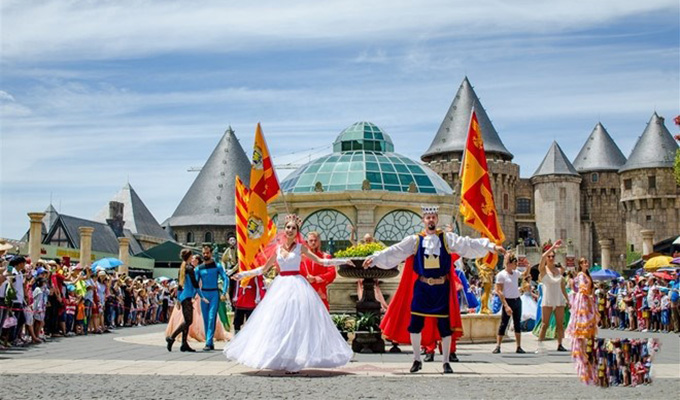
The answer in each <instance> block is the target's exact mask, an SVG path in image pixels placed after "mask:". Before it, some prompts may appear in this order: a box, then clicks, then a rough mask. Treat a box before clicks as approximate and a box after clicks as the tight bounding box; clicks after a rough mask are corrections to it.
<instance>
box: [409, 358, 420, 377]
mask: <svg viewBox="0 0 680 400" xmlns="http://www.w3.org/2000/svg"><path fill="white" fill-rule="evenodd" d="M422 368H423V363H421V362H420V361H417V360H416V361H414V362H413V365H412V366H411V371H410V372H411V373H412V374H413V373H415V372H418V371H420V370H421V369H422Z"/></svg>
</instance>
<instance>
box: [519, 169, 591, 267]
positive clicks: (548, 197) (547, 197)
mask: <svg viewBox="0 0 680 400" xmlns="http://www.w3.org/2000/svg"><path fill="white" fill-rule="evenodd" d="M531 183H532V184H533V185H534V201H535V202H536V206H535V207H536V208H535V210H536V211H535V212H536V216H537V218H536V227H537V228H538V237H539V240H540V241H541V242H546V241H548V240H550V241H552V242H554V241H555V240H557V239H562V240H571V241H572V242H573V243H574V249H575V252H576V255H577V256H578V255H581V198H580V197H581V196H580V189H579V185H580V183H581V178H580V177H575V176H566V175H546V176H537V177H533V178H531Z"/></svg>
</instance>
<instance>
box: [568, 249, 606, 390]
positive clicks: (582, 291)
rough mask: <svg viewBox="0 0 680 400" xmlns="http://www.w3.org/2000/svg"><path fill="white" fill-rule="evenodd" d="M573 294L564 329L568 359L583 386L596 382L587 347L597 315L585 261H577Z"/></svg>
mask: <svg viewBox="0 0 680 400" xmlns="http://www.w3.org/2000/svg"><path fill="white" fill-rule="evenodd" d="M574 286H575V291H574V295H573V299H572V302H571V310H572V316H571V319H570V321H569V326H568V327H567V335H569V337H571V338H572V341H571V357H572V360H573V361H574V363H575V364H576V372H577V374H578V376H579V378H580V379H581V381H582V382H584V383H585V384H587V385H591V384H596V382H597V372H596V370H597V364H595V363H594V362H593V357H591V356H589V354H588V352H587V347H588V346H589V345H591V343H593V341H594V340H595V335H597V323H598V319H599V314H598V312H597V303H596V300H595V298H594V297H593V280H592V278H591V277H590V272H589V270H588V260H586V259H585V258H583V257H581V259H579V261H578V275H577V276H576V278H575V280H574Z"/></svg>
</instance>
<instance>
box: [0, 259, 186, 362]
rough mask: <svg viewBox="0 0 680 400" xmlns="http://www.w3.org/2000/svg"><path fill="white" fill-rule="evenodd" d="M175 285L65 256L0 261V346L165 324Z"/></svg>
mask: <svg viewBox="0 0 680 400" xmlns="http://www.w3.org/2000/svg"><path fill="white" fill-rule="evenodd" d="M175 292H176V285H175V284H174V283H173V282H171V281H161V282H157V281H154V280H152V279H146V278H144V277H135V278H132V277H130V276H128V275H126V274H120V273H118V272H117V271H116V270H115V269H109V270H104V269H94V270H93V269H92V268H91V267H89V266H86V267H83V266H81V265H80V264H77V265H74V266H71V265H70V263H69V261H68V260H64V259H58V260H37V261H35V262H31V260H30V259H27V258H24V257H22V256H4V257H2V259H1V261H0V327H1V329H2V330H1V333H0V349H7V348H10V347H13V346H26V345H30V344H38V343H41V342H43V341H44V340H46V339H48V338H55V337H70V336H76V335H88V334H102V333H107V332H110V331H111V330H112V329H119V328H123V327H132V326H141V325H148V324H157V323H165V322H167V321H168V316H169V313H170V311H171V310H172V305H173V299H174V298H175Z"/></svg>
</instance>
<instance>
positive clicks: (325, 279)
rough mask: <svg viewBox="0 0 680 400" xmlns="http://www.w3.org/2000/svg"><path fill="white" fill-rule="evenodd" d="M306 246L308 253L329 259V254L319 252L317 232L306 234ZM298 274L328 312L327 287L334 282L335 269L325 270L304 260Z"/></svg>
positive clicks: (319, 265) (319, 240) (310, 261)
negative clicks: (303, 278)
mask: <svg viewBox="0 0 680 400" xmlns="http://www.w3.org/2000/svg"><path fill="white" fill-rule="evenodd" d="M307 246H308V247H309V251H311V252H312V253H314V254H316V256H317V257H319V258H323V259H330V258H331V255H330V254H328V253H324V252H322V251H321V238H320V237H319V232H316V231H311V232H309V233H307ZM300 273H301V274H302V276H304V277H305V278H306V279H307V281H308V282H309V284H310V285H312V288H313V289H314V291H315V292H316V293H317V294H318V295H319V297H320V298H321V301H323V304H324V305H325V306H326V310H328V311H329V312H330V310H331V308H330V305H329V304H328V285H330V284H331V283H333V281H334V280H335V277H336V275H337V274H336V272H335V268H327V267H324V266H323V265H321V264H317V263H315V262H314V261H312V260H310V259H308V258H305V259H304V260H302V264H301V265H300Z"/></svg>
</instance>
